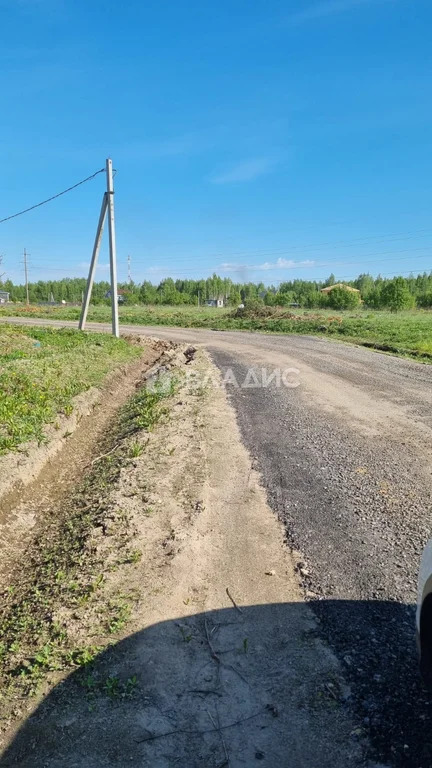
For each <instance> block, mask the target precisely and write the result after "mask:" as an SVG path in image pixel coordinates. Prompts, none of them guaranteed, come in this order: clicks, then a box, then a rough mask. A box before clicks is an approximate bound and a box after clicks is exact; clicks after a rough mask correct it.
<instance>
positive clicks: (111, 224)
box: [78, 158, 120, 338]
mask: <svg viewBox="0 0 432 768" xmlns="http://www.w3.org/2000/svg"><path fill="white" fill-rule="evenodd" d="M106 183H107V191H106V192H105V193H104V196H103V198H102V205H101V210H100V214H99V221H98V225H97V230H96V237H95V241H94V245H93V253H92V258H91V262H90V269H89V274H88V278H87V287H86V292H85V296H84V299H83V302H82V308H81V317H80V321H79V324H78V328H79V329H80V330H81V331H83V330H84V328H85V324H86V320H87V313H88V308H89V306H90V298H91V293H92V288H93V282H94V276H95V272H96V265H97V260H98V256H99V251H100V246H101V242H102V233H103V228H104V224H105V219H106V216H107V213H108V231H109V251H110V274H111V291H110V293H111V316H112V332H113V335H114V336H117V338H118V337H119V336H120V333H119V320H118V289H117V254H116V237H115V220H114V184H113V167H112V160H111V158H108V159H107V161H106Z"/></svg>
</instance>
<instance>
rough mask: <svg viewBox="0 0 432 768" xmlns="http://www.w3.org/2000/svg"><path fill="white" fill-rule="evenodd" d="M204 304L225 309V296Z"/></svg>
mask: <svg viewBox="0 0 432 768" xmlns="http://www.w3.org/2000/svg"><path fill="white" fill-rule="evenodd" d="M204 303H205V305H206V307H224V306H225V299H224V297H223V296H218V297H217V299H206V300H205V302H204Z"/></svg>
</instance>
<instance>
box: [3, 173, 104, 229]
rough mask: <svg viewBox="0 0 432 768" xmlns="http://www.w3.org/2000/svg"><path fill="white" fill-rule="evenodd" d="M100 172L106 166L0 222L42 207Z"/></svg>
mask: <svg viewBox="0 0 432 768" xmlns="http://www.w3.org/2000/svg"><path fill="white" fill-rule="evenodd" d="M99 173H105V168H101V170H100V171H96V173H92V175H91V176H87V178H86V179H82V181H78V182H77V183H76V184H73V185H72V186H71V187H68V188H67V189H64V190H63V192H58V194H57V195H53V196H52V197H48V198H47V199H46V200H42V202H41V203H36V205H31V206H30V208H25V209H24V210H23V211H19V212H18V213H13V214H12V215H11V216H6V217H5V218H4V219H0V224H3V223H4V222H5V221H10V220H11V219H16V217H17V216H22V215H23V214H24V213H28V212H29V211H33V210H34V209H35V208H40V206H41V205H45V203H50V202H51V200H55V199H56V198H57V197H61V196H62V195H65V194H66V193H67V192H71V191H72V190H73V189H76V188H77V187H80V186H81V184H85V183H86V182H87V181H91V180H92V179H94V178H95V176H97V175H98V174H99Z"/></svg>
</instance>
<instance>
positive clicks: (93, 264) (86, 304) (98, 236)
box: [78, 192, 108, 331]
mask: <svg viewBox="0 0 432 768" xmlns="http://www.w3.org/2000/svg"><path fill="white" fill-rule="evenodd" d="M107 208H108V203H107V193H106V192H105V193H104V196H103V198H102V205H101V210H100V214H99V221H98V225H97V230H96V237H95V241H94V245H93V253H92V257H91V262H90V269H89V274H88V278H87V287H86V292H85V296H84V300H83V303H82V307H81V317H80V321H79V323H78V328H79V329H80V331H83V330H84V328H85V324H86V321H87V312H88V308H89V306H90V299H91V292H92V288H93V282H94V276H95V272H96V265H97V260H98V256H99V251H100V247H101V242H102V233H103V228H104V224H105V219H106V214H107Z"/></svg>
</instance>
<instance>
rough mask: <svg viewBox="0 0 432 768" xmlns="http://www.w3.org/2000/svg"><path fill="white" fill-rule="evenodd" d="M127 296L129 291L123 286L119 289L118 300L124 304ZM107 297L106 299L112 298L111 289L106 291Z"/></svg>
mask: <svg viewBox="0 0 432 768" xmlns="http://www.w3.org/2000/svg"><path fill="white" fill-rule="evenodd" d="M126 296H127V291H123V290H122V289H121V288H118V289H117V301H118V303H119V304H123V302H124V301H125V299H126ZM105 298H106V299H110V298H111V289H110V290H109V291H107V292H106V294H105Z"/></svg>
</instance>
